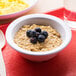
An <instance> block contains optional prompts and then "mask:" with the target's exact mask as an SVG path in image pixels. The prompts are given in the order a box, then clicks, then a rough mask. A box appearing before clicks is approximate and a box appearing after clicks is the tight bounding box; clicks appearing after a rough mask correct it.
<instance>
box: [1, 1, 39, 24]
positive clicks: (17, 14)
mask: <svg viewBox="0 0 76 76" xmlns="http://www.w3.org/2000/svg"><path fill="white" fill-rule="evenodd" d="M37 1H38V0H25V2H26V3H28V4H29V5H30V6H29V7H28V8H25V9H24V10H22V11H19V12H15V13H11V14H7V15H0V23H7V22H9V21H12V20H13V19H15V18H17V17H20V16H22V15H24V14H25V13H26V12H28V11H29V10H31V9H32V8H33V7H34V6H35V4H36V3H37ZM3 20H4V21H3Z"/></svg>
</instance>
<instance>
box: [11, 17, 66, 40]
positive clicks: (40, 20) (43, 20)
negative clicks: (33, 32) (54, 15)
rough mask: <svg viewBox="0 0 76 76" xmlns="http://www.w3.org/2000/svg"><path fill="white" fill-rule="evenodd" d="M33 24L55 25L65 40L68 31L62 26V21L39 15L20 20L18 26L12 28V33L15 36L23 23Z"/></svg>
mask: <svg viewBox="0 0 76 76" xmlns="http://www.w3.org/2000/svg"><path fill="white" fill-rule="evenodd" d="M32 24H40V25H45V26H48V25H50V26H51V27H53V28H54V29H56V30H57V31H58V32H59V33H60V35H61V38H62V40H63V41H64V40H65V37H66V33H65V29H64V28H63V26H61V24H60V23H58V22H56V21H54V20H50V19H47V18H39V17H36V18H29V19H25V20H23V21H21V22H19V23H18V24H17V25H16V27H14V28H13V29H12V35H13V37H14V34H15V33H16V32H17V31H18V30H19V29H20V28H21V27H22V26H23V25H32Z"/></svg>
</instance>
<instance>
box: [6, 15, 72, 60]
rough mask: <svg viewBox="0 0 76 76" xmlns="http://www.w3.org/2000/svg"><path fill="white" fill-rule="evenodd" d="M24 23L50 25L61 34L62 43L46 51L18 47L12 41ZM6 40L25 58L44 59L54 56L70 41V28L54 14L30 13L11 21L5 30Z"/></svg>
mask: <svg viewBox="0 0 76 76" xmlns="http://www.w3.org/2000/svg"><path fill="white" fill-rule="evenodd" d="M26 24H43V25H49V24H50V25H51V26H52V27H53V28H55V29H56V30H57V31H58V32H59V33H60V35H61V38H62V40H63V42H62V44H61V45H60V46H59V47H57V48H55V49H53V50H51V51H46V52H32V51H28V50H24V49H22V48H20V47H18V46H17V45H16V44H15V43H14V41H13V38H14V35H15V33H16V32H17V31H18V30H19V28H20V27H21V26H23V25H26ZM6 40H7V42H8V44H9V45H10V46H11V47H12V48H13V49H14V50H16V51H17V52H19V53H20V55H21V56H23V57H24V58H26V59H29V60H31V61H46V60H49V59H51V58H53V57H55V56H56V55H57V54H58V53H59V52H60V51H62V50H63V49H64V48H65V47H66V46H67V45H68V44H69V42H70V40H71V30H70V28H69V27H67V26H66V25H65V23H64V22H63V21H62V20H61V19H59V18H57V17H54V16H51V15H45V14H31V15H27V16H23V17H20V18H18V19H16V20H15V21H14V22H12V23H11V24H10V25H9V27H8V28H7V31H6Z"/></svg>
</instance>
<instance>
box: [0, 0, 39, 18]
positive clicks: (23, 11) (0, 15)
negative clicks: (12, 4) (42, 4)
mask: <svg viewBox="0 0 76 76" xmlns="http://www.w3.org/2000/svg"><path fill="white" fill-rule="evenodd" d="M37 2H38V0H36V1H35V2H34V4H33V5H30V6H29V7H27V8H25V9H24V10H22V11H18V12H14V13H9V14H5V15H0V17H4V16H10V15H14V14H18V13H22V12H24V11H25V10H28V9H30V8H32V7H33V6H34V5H35V4H36V3H37Z"/></svg>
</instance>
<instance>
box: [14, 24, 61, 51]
mask: <svg viewBox="0 0 76 76" xmlns="http://www.w3.org/2000/svg"><path fill="white" fill-rule="evenodd" d="M36 28H40V29H41V30H42V32H44V31H47V32H48V37H47V38H46V39H45V40H43V39H44V38H42V39H41V40H42V42H39V36H40V35H38V38H37V37H31V39H32V42H31V40H30V38H29V37H28V36H27V34H26V33H27V31H28V30H30V31H32V30H34V29H36ZM37 33H38V32H37ZM34 38H36V39H34ZM33 39H34V41H33ZM14 42H15V43H16V44H17V45H18V46H19V47H21V48H23V49H25V51H26V50H28V51H35V52H40V51H51V50H52V49H55V48H56V47H58V46H60V45H61V43H62V39H61V36H60V34H59V33H58V32H57V31H56V29H53V28H52V27H51V26H44V25H36V24H32V25H24V26H22V27H21V28H20V29H19V31H18V32H17V33H16V34H15V37H14Z"/></svg>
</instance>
